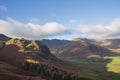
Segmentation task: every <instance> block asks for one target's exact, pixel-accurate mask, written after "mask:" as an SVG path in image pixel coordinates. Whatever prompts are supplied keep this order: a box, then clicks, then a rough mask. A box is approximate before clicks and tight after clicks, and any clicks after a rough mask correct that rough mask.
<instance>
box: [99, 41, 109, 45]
mask: <svg viewBox="0 0 120 80" xmlns="http://www.w3.org/2000/svg"><path fill="white" fill-rule="evenodd" d="M109 45H111V42H110V41H105V42H103V43H102V44H101V46H109Z"/></svg>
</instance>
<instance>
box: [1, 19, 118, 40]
mask: <svg viewBox="0 0 120 80" xmlns="http://www.w3.org/2000/svg"><path fill="white" fill-rule="evenodd" d="M33 21H34V20H33ZM35 21H36V20H35ZM73 22H74V21H73ZM119 29H120V19H115V20H113V21H112V22H111V24H109V25H107V26H104V25H102V24H99V25H94V26H89V25H80V26H78V25H75V27H65V26H64V25H62V24H60V23H57V22H48V23H45V24H43V25H40V24H37V23H33V22H28V23H22V22H20V21H17V20H14V19H12V18H8V19H7V20H0V33H2V34H5V35H7V36H10V37H23V38H27V39H41V38H49V37H54V38H55V36H56V37H57V38H62V37H63V38H64V39H70V38H75V37H82V38H83V37H84V38H94V39H105V38H120V30H119Z"/></svg>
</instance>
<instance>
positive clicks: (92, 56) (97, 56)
mask: <svg viewBox="0 0 120 80" xmlns="http://www.w3.org/2000/svg"><path fill="white" fill-rule="evenodd" d="M87 58H102V57H101V56H100V55H94V54H92V55H89V56H87Z"/></svg>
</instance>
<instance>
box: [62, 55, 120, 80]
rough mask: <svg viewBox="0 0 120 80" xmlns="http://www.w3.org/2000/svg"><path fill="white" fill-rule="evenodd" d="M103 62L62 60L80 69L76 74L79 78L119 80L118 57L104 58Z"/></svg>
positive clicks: (119, 63) (73, 59)
mask: <svg viewBox="0 0 120 80" xmlns="http://www.w3.org/2000/svg"><path fill="white" fill-rule="evenodd" d="M105 59H106V60H105V61H87V60H85V59H76V58H69V57H68V58H64V60H65V61H69V62H72V63H75V64H77V65H78V66H79V67H80V68H82V69H78V71H77V72H76V73H77V74H78V75H79V76H81V77H86V78H90V79H92V80H120V74H119V73H120V56H114V57H105Z"/></svg>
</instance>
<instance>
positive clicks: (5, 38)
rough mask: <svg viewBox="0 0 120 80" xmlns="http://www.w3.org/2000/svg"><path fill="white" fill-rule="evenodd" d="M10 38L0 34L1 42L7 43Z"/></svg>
mask: <svg viewBox="0 0 120 80" xmlns="http://www.w3.org/2000/svg"><path fill="white" fill-rule="evenodd" d="M10 39H11V38H10V37H7V36H6V35H4V34H0V40H2V41H8V40H10Z"/></svg>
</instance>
